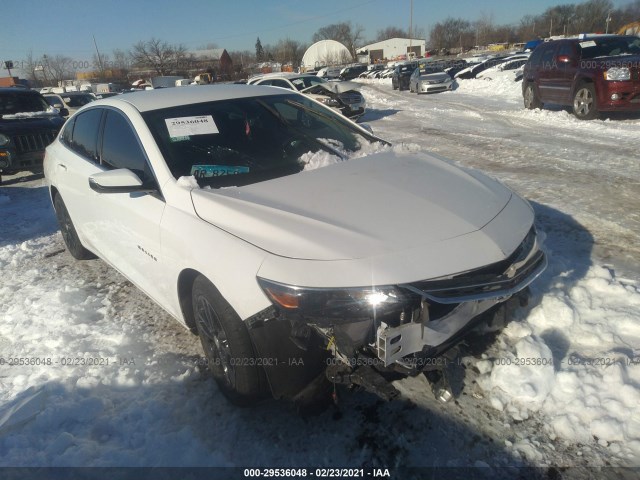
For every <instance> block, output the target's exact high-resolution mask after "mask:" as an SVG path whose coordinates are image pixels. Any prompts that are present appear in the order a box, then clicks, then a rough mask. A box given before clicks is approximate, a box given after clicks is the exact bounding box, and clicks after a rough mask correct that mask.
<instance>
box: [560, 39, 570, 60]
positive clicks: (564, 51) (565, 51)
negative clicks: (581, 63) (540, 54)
mask: <svg viewBox="0 0 640 480" xmlns="http://www.w3.org/2000/svg"><path fill="white" fill-rule="evenodd" d="M560 55H567V56H568V57H571V58H573V45H571V44H570V43H568V42H565V43H563V44H562V45H560V48H559V49H558V56H560Z"/></svg>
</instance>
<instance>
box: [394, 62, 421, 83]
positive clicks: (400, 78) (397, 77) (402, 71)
mask: <svg viewBox="0 0 640 480" xmlns="http://www.w3.org/2000/svg"><path fill="white" fill-rule="evenodd" d="M416 68H418V62H410V63H403V64H400V65H397V66H396V68H395V69H394V70H393V75H392V76H391V86H392V87H393V89H394V90H408V89H409V79H410V78H411V75H412V74H413V72H414V71H415V69H416Z"/></svg>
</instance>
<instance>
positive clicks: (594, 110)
mask: <svg viewBox="0 0 640 480" xmlns="http://www.w3.org/2000/svg"><path fill="white" fill-rule="evenodd" d="M639 72H640V37H634V36H625V35H592V36H580V37H579V38H566V39H562V40H552V41H549V42H545V43H542V44H540V45H539V46H538V47H537V48H536V49H535V50H534V51H533V53H532V54H531V56H530V57H529V61H528V62H527V64H526V65H525V67H524V76H523V81H522V95H523V97H524V106H525V107H526V108H529V109H533V108H542V106H543V104H545V103H555V104H558V105H568V106H571V107H573V113H574V114H575V116H576V117H578V118H580V119H583V120H590V119H593V118H596V117H597V116H598V113H599V112H604V111H622V110H624V111H640V78H639Z"/></svg>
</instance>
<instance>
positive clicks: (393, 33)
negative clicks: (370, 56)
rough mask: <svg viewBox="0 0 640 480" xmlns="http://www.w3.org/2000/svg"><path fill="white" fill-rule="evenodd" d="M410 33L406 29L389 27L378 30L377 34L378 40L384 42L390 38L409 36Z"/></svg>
mask: <svg viewBox="0 0 640 480" xmlns="http://www.w3.org/2000/svg"><path fill="white" fill-rule="evenodd" d="M408 37H409V34H408V33H407V31H406V30H404V29H402V28H398V27H387V28H385V29H383V30H378V33H377V34H376V42H382V41H383V40H388V39H390V38H408Z"/></svg>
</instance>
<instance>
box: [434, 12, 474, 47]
mask: <svg viewBox="0 0 640 480" xmlns="http://www.w3.org/2000/svg"><path fill="white" fill-rule="evenodd" d="M474 41H475V32H474V31H473V28H472V27H471V24H470V23H469V22H468V21H466V20H463V19H461V18H451V17H449V18H447V19H446V20H444V21H442V22H438V23H436V24H435V25H434V26H433V28H432V29H431V32H430V34H429V43H430V45H431V47H432V48H436V49H443V48H444V49H452V48H460V47H462V48H467V47H470V46H472V45H474Z"/></svg>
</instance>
